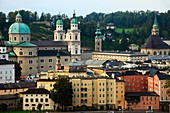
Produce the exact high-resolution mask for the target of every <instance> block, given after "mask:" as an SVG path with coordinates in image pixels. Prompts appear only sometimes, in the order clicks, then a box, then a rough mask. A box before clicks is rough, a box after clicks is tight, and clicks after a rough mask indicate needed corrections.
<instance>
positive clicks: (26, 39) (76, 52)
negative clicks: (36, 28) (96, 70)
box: [0, 12, 81, 75]
mask: <svg viewBox="0 0 170 113" xmlns="http://www.w3.org/2000/svg"><path fill="white" fill-rule="evenodd" d="M15 21H16V22H15V23H13V24H12V25H11V26H10V27H9V31H8V35H9V41H4V40H3V38H1V39H0V43H1V45H3V50H4V52H1V55H0V57H1V59H7V60H10V61H16V62H18V63H19V64H20V65H21V67H22V75H35V74H37V73H39V72H41V71H43V70H51V69H60V68H59V67H58V65H61V66H63V65H65V64H67V63H70V62H76V61H80V60H81V40H80V30H79V28H78V20H77V18H76V15H75V13H74V14H73V17H72V19H71V20H70V29H68V30H67V32H66V31H65V30H63V21H62V18H61V16H60V15H59V19H58V20H57V21H56V30H55V31H54V40H53V41H31V36H30V34H31V31H30V28H29V27H28V26H27V25H26V24H25V23H23V22H22V16H21V15H20V13H19V12H18V14H17V15H16V19H15ZM4 45H5V46H4Z"/></svg>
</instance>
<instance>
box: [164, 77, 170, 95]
mask: <svg viewBox="0 0 170 113" xmlns="http://www.w3.org/2000/svg"><path fill="white" fill-rule="evenodd" d="M164 88H167V92H166V93H167V94H168V96H170V79H167V80H166V84H165V86H164Z"/></svg>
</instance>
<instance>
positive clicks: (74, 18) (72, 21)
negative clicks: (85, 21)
mask: <svg viewBox="0 0 170 113" xmlns="http://www.w3.org/2000/svg"><path fill="white" fill-rule="evenodd" d="M71 24H78V20H77V19H76V13H75V12H74V14H73V18H72V19H71Z"/></svg>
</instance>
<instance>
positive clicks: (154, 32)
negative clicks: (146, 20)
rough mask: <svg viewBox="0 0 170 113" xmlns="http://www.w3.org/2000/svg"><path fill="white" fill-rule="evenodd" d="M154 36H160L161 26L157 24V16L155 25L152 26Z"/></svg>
mask: <svg viewBox="0 0 170 113" xmlns="http://www.w3.org/2000/svg"><path fill="white" fill-rule="evenodd" d="M152 35H159V25H158V22H157V17H156V15H155V19H154V24H153V26H152Z"/></svg>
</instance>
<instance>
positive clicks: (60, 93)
mask: <svg viewBox="0 0 170 113" xmlns="http://www.w3.org/2000/svg"><path fill="white" fill-rule="evenodd" d="M72 94H73V90H72V85H71V82H69V79H68V78H60V79H57V81H56V83H55V84H54V88H53V90H52V91H51V98H52V100H53V101H54V102H55V103H58V104H60V105H61V106H62V110H64V106H71V105H72Z"/></svg>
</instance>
